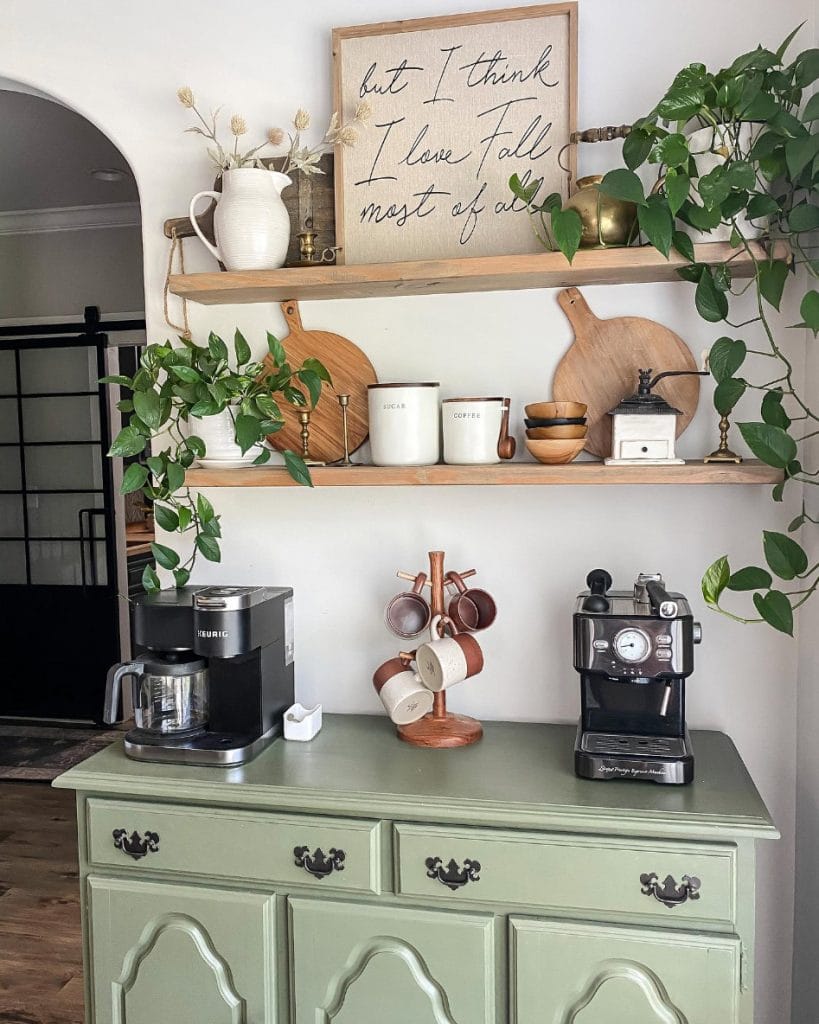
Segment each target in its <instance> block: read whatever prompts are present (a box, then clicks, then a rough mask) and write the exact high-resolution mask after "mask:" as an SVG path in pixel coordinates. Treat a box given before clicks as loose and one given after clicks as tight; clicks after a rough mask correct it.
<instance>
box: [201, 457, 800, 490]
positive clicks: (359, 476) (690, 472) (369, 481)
mask: <svg viewBox="0 0 819 1024" xmlns="http://www.w3.org/2000/svg"><path fill="white" fill-rule="evenodd" d="M310 474H311V476H312V479H313V484H314V485H315V486H316V487H402V486H404V487H407V486H431V487H438V486H457V485H462V486H463V485H467V486H468V485H481V486H482V485H485V484H506V485H509V486H525V485H529V484H541V485H542V484H592V485H594V484H628V485H630V486H631V485H634V484H775V483H778V482H779V481H780V480H781V479H782V473H781V472H780V471H779V470H778V469H772V468H771V467H770V466H766V465H764V464H763V463H761V462H756V461H754V460H751V459H749V460H748V461H746V462H743V463H741V464H740V465H734V464H733V463H711V464H710V465H705V464H704V463H702V462H686V463H685V465H683V466H605V465H603V463H602V462H572V463H569V465H567V466H542V465H540V463H537V462H505V463H500V464H498V465H494V466H444V465H438V466H314V467H313V468H312V469H311V470H310ZM185 479H186V483H188V484H190V485H191V486H192V487H296V486H298V485H297V484H296V482H295V481H294V480H293V478H292V477H291V476H290V474H289V473H288V472H287V471H286V470H285V469H284V468H283V467H281V466H273V467H270V466H249V467H248V468H247V469H189V470H188V472H187V475H186V478H185Z"/></svg>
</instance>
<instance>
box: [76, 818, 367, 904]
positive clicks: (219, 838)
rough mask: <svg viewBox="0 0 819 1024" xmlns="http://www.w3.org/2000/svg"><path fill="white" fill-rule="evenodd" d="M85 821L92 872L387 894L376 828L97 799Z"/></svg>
mask: <svg viewBox="0 0 819 1024" xmlns="http://www.w3.org/2000/svg"><path fill="white" fill-rule="evenodd" d="M87 815H88V858H89V861H90V862H91V864H94V865H103V866H107V867H115V868H118V869H121V870H125V871H128V872H133V873H139V872H158V873H160V874H165V873H174V874H186V875H208V876H212V877H215V878H229V879H233V880H237V881H238V880H242V881H263V882H280V883H285V884H287V885H294V884H302V885H311V886H315V887H316V888H320V889H325V888H330V887H332V888H334V889H345V890H348V891H353V892H373V893H378V892H380V891H381V877H382V875H381V848H380V835H379V833H380V825H379V822H377V821H359V820H352V819H344V818H318V817H307V816H304V817H302V816H295V815H294V816H290V815H282V814H264V813H260V812H253V811H229V810H224V809H221V808H218V807H216V808H211V807H208V808H201V807H184V806H179V807H176V806H169V805H167V804H165V805H157V804H146V803H131V802H130V801H124V800H122V801H119V800H98V799H90V800H89V801H88V811H87ZM297 861H298V862H299V863H297Z"/></svg>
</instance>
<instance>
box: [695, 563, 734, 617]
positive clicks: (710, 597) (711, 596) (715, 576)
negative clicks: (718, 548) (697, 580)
mask: <svg viewBox="0 0 819 1024" xmlns="http://www.w3.org/2000/svg"><path fill="white" fill-rule="evenodd" d="M730 577H731V567H730V566H729V564H728V559H727V558H726V556H725V555H723V556H722V558H718V559H717V560H716V562H714V563H712V564H711V565H709V567H708V568H707V569H706V570H705V574H704V576H703V577H702V584H701V585H702V596H703V599H704V600H705V603H706V604H708V605H710V606H711V607H712V608H716V607H717V606H718V605H719V598H720V594H721V593H722V592H723V590H725V588H726V587H727V586H728V580H729V579H730Z"/></svg>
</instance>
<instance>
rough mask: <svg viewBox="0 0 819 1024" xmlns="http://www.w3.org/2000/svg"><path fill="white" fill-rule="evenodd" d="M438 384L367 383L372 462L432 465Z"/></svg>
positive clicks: (437, 435) (437, 434) (437, 452)
mask: <svg viewBox="0 0 819 1024" xmlns="http://www.w3.org/2000/svg"><path fill="white" fill-rule="evenodd" d="M440 389H441V388H440V384H438V383H436V382H426V383H418V384H369V385H368V386H367V401H368V407H369V415H370V449H371V451H372V459H373V462H374V463H375V465H376V466H433V465H435V463H436V462H438V460H439V459H440V457H441V414H440V408H439V403H438V395H439V392H440Z"/></svg>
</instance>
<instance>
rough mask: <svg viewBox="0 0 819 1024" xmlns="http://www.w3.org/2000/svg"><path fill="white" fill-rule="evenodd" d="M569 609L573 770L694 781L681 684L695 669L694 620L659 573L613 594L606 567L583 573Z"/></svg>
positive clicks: (697, 630) (697, 635)
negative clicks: (576, 719) (576, 721)
mask: <svg viewBox="0 0 819 1024" xmlns="http://www.w3.org/2000/svg"><path fill="white" fill-rule="evenodd" d="M586 583H587V584H588V586H589V589H588V590H587V591H584V592H583V593H581V594H580V595H579V596H578V598H577V604H576V607H575V613H574V667H575V668H576V669H577V671H578V672H579V673H580V694H581V705H582V710H581V716H580V725H579V728H578V730H577V740H576V743H575V750H574V761H575V771H576V773H577V774H578V775H579V776H580V777H581V778H585V779H643V780H647V781H651V782H660V783H672V784H680V783H686V782H691V780H692V779H693V778H694V756H693V753H692V750H691V739H690V736H689V734H688V729H687V727H686V724H685V680H686V679H687V678H688V676H690V675H691V673H692V672H693V670H694V645H695V644H698V643H699V642H700V640H701V638H702V631H701V627H700V624H699V623H698V622H694V616H693V614H692V612H691V608H690V606H689V604H688V601H687V600H686V599H685V598H684V597H683V595H682V594H675V593H668V592H667V591H666V589H665V585H664V583H663V578H662V576H661V575H660V574H659V573H640V575H639V576H638V577H637V580H636V582H635V584H634V588H633V590H631V591H626V590H615V591H611V592H610V591H609V587H610V586H611V583H612V579H611V576H610V575H609V574H608V573H607V572H606V570H605V569H594V570H593V571H592V572H590V573H589V575H588V577H587V578H586Z"/></svg>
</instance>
